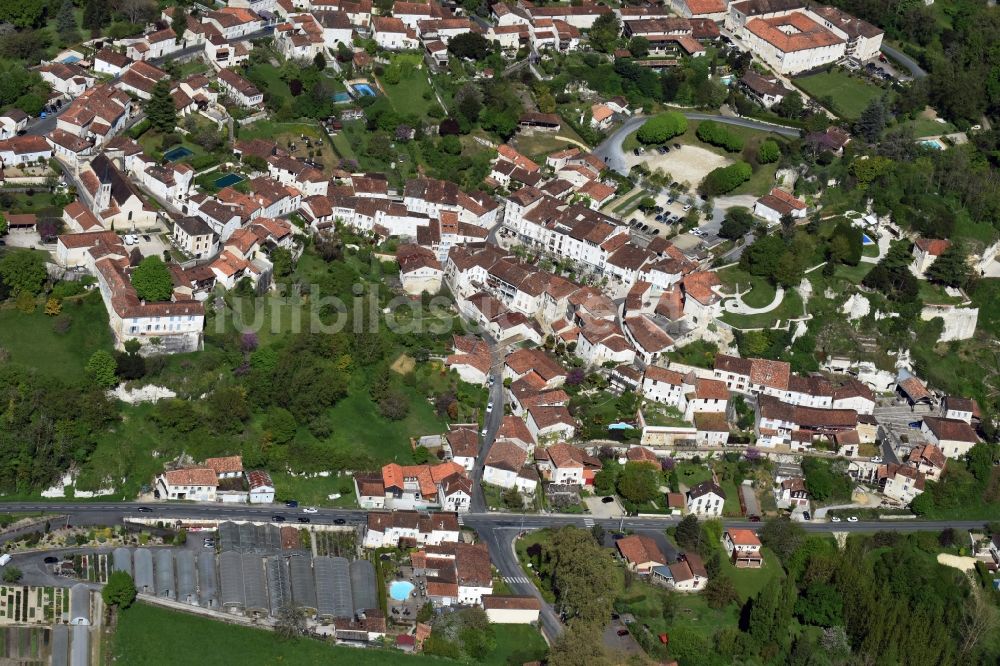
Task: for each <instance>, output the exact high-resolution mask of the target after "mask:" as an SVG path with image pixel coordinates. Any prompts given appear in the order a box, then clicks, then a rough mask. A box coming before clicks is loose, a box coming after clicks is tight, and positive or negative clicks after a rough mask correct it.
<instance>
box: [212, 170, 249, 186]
mask: <svg viewBox="0 0 1000 666" xmlns="http://www.w3.org/2000/svg"><path fill="white" fill-rule="evenodd" d="M241 180H243V176H241V175H240V174H238V173H227V174H226V175H225V176H222V177H221V178H216V179H215V186H216V187H229V186H230V185H235V184H236V183H238V182H240V181H241Z"/></svg>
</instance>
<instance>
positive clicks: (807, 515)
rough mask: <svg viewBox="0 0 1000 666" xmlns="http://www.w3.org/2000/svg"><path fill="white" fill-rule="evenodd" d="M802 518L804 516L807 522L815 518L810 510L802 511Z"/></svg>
mask: <svg viewBox="0 0 1000 666" xmlns="http://www.w3.org/2000/svg"><path fill="white" fill-rule="evenodd" d="M802 518H804V519H805V521H806V522H809V521H810V520H812V519H813V517H812V514H811V513H809V512H808V511H803V512H802Z"/></svg>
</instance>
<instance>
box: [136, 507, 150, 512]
mask: <svg viewBox="0 0 1000 666" xmlns="http://www.w3.org/2000/svg"><path fill="white" fill-rule="evenodd" d="M136 511H138V512H139V513H152V512H153V510H152V509H150V508H149V507H148V506H140V507H139V508H138V509H136Z"/></svg>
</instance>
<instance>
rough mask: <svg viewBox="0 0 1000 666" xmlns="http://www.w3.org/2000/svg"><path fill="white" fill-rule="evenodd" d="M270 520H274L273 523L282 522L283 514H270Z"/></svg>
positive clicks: (283, 520) (283, 519)
mask: <svg viewBox="0 0 1000 666" xmlns="http://www.w3.org/2000/svg"><path fill="white" fill-rule="evenodd" d="M271 521H272V522H275V523H283V522H285V517H284V516H271Z"/></svg>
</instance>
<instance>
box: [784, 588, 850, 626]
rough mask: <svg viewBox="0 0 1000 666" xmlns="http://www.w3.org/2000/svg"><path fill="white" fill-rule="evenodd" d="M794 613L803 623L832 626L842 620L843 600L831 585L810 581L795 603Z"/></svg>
mask: <svg viewBox="0 0 1000 666" xmlns="http://www.w3.org/2000/svg"><path fill="white" fill-rule="evenodd" d="M795 614H796V615H798V617H799V620H800V621H802V622H803V623H805V624H815V625H818V626H820V627H833V626H836V625H838V624H841V623H842V622H843V602H842V601H841V599H840V595H839V594H838V592H837V589H836V588H835V587H833V586H832V585H828V584H826V583H812V584H810V585H809V586H808V587H806V589H805V591H804V592H803V593H802V594H801V595H800V596H799V599H798V601H797V602H796V603H795Z"/></svg>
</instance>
